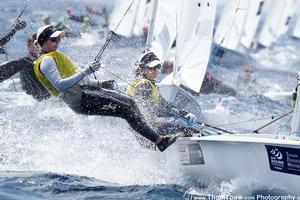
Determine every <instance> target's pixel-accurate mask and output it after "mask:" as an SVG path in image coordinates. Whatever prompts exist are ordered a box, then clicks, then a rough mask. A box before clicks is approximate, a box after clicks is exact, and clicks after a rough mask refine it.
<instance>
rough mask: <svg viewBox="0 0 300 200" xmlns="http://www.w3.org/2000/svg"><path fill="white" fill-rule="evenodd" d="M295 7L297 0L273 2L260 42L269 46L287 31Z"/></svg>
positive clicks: (260, 35)
mask: <svg viewBox="0 0 300 200" xmlns="http://www.w3.org/2000/svg"><path fill="white" fill-rule="evenodd" d="M294 7H295V0H276V1H273V2H272V5H271V6H270V7H269V10H268V12H267V16H266V19H265V22H264V25H263V28H262V30H261V32H260V34H259V37H258V42H259V44H261V45H263V46H265V47H269V46H270V45H271V44H272V43H273V42H275V40H277V39H278V37H279V36H281V35H282V34H284V33H286V32H287V30H288V25H289V22H290V19H291V16H292V14H293V11H294Z"/></svg>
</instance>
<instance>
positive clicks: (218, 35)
mask: <svg viewBox="0 0 300 200" xmlns="http://www.w3.org/2000/svg"><path fill="white" fill-rule="evenodd" d="M249 3H250V0H231V1H228V2H226V5H225V7H224V9H223V12H222V15H221V17H220V21H219V24H218V26H217V28H216V32H215V35H214V41H215V42H216V43H217V44H218V45H220V46H222V47H224V48H227V49H231V50H236V49H237V47H238V45H239V42H240V38H241V35H242V31H243V27H244V23H245V20H246V15H247V9H248V6H249Z"/></svg>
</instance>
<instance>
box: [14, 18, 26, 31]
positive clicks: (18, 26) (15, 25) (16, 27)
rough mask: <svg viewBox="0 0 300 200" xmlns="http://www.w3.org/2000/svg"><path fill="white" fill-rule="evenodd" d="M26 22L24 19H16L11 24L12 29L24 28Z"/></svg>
mask: <svg viewBox="0 0 300 200" xmlns="http://www.w3.org/2000/svg"><path fill="white" fill-rule="evenodd" d="M26 25H27V23H26V22H25V21H20V20H17V21H16V23H15V24H14V25H13V29H15V30H21V29H23V28H25V27H26Z"/></svg>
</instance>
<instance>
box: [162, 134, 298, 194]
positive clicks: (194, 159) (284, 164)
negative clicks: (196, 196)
mask: <svg viewBox="0 0 300 200" xmlns="http://www.w3.org/2000/svg"><path fill="white" fill-rule="evenodd" d="M264 136H266V135H256V136H255V137H253V135H252V136H251V135H244V134H241V135H240V134H236V135H211V136H202V137H199V136H198V137H195V136H194V137H182V138H179V139H178V140H177V142H176V143H175V144H174V145H173V146H172V147H170V149H168V151H167V152H168V154H169V155H168V163H169V164H170V166H171V167H172V169H174V170H175V172H176V173H177V174H178V173H180V174H181V173H182V174H183V175H184V177H192V178H194V179H196V180H198V181H201V183H204V184H206V185H208V184H210V183H211V182H213V181H222V180H231V179H234V178H242V179H245V180H249V181H250V182H251V183H257V184H259V185H261V186H263V187H267V188H278V189H283V190H284V191H287V192H289V193H292V194H300V190H299V189H300V141H290V140H287V139H284V140H283V139H275V138H271V137H272V136H270V135H267V136H266V137H264ZM278 152H280V153H278ZM272 153H273V154H272ZM288 165H289V166H288ZM251 183H249V184H251Z"/></svg>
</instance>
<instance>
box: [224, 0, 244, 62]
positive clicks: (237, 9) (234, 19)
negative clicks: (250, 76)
mask: <svg viewBox="0 0 300 200" xmlns="http://www.w3.org/2000/svg"><path fill="white" fill-rule="evenodd" d="M240 2H241V0H239V2H238V6H237V8H236V9H235V12H234V16H233V20H232V23H231V26H230V28H229V31H228V32H227V33H225V36H224V37H223V38H222V40H221V42H220V46H221V45H222V44H223V42H224V40H225V38H226V37H228V38H230V34H231V32H232V29H233V25H234V22H235V21H236V15H237V12H238V11H239V10H247V9H248V8H239V5H240ZM224 54H226V48H225V50H224ZM224 54H223V55H222V56H221V65H222V64H223V62H222V58H223V56H224Z"/></svg>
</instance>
